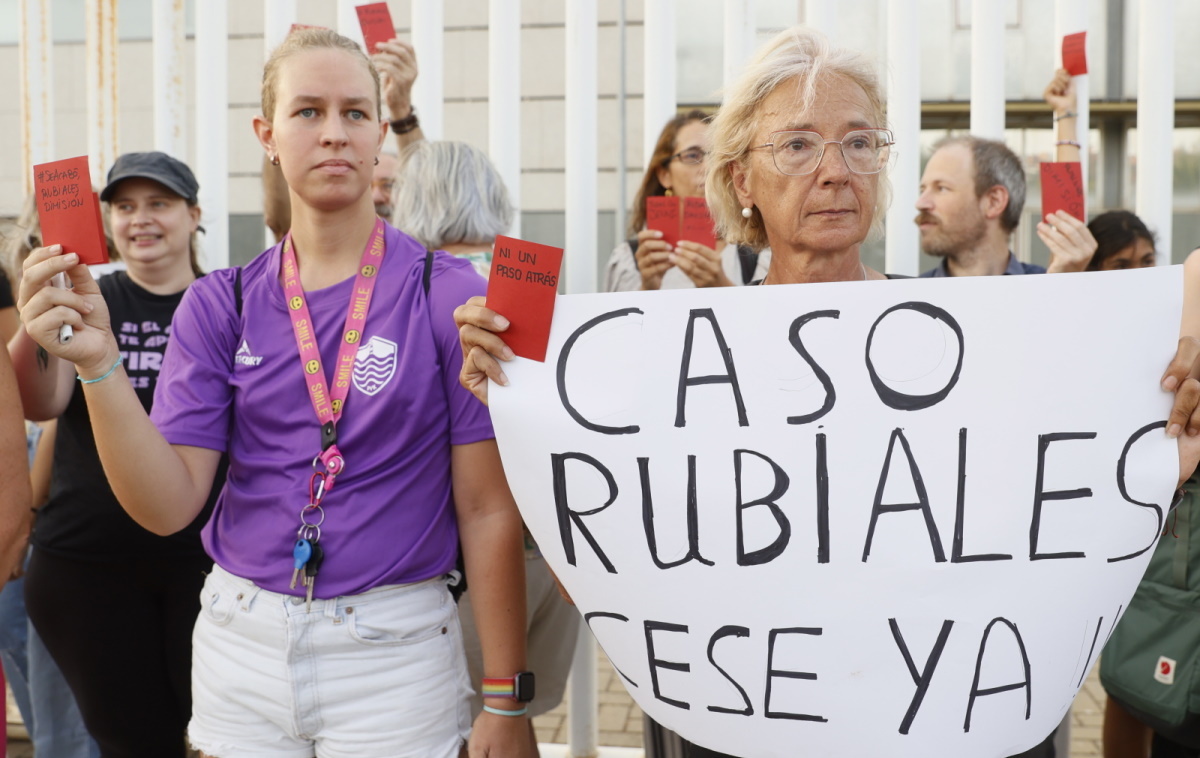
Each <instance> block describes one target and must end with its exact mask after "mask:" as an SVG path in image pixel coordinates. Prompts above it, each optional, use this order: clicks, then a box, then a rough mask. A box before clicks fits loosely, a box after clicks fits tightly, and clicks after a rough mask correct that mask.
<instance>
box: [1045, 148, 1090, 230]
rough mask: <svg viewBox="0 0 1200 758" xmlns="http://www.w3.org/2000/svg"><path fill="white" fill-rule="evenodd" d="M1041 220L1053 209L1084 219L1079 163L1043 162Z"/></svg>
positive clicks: (1081, 172)
mask: <svg viewBox="0 0 1200 758" xmlns="http://www.w3.org/2000/svg"><path fill="white" fill-rule="evenodd" d="M1041 170H1042V220H1045V218H1046V216H1048V215H1050V214H1051V213H1054V212H1055V211H1066V212H1067V213H1069V214H1071V215H1072V216H1074V217H1075V218H1077V219H1079V220H1080V221H1086V220H1087V218H1086V216H1085V211H1084V208H1083V171H1082V170H1081V168H1080V164H1079V163H1077V162H1074V163H1043V164H1042V166H1041Z"/></svg>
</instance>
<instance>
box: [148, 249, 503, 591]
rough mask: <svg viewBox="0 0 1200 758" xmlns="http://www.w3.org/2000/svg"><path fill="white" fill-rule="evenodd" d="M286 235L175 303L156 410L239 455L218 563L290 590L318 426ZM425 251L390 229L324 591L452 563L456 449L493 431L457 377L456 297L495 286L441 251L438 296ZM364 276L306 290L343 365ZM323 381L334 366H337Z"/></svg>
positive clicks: (221, 516) (165, 423) (357, 370)
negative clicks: (286, 262) (283, 274)
mask: <svg viewBox="0 0 1200 758" xmlns="http://www.w3.org/2000/svg"><path fill="white" fill-rule="evenodd" d="M279 263H280V254H279V247H278V246H276V247H273V248H271V249H270V250H267V251H266V252H264V253H263V254H262V255H260V256H258V257H257V258H255V259H254V260H253V261H251V262H250V263H249V264H247V265H246V266H245V267H244V269H243V271H242V293H243V306H242V317H241V319H240V321H239V319H238V316H237V311H236V305H235V300H234V273H235V272H234V270H233V269H227V270H223V271H216V272H213V273H212V274H209V275H208V276H205V277H204V278H202V279H199V280H198V281H196V283H195V284H193V285H192V286H191V287H190V288H189V289H188V291H187V294H186V295H185V296H184V299H183V302H182V303H180V305H179V309H178V311H176V313H175V320H174V322H173V324H172V334H171V342H170V345H169V346H168V348H167V352H166V356H165V357H164V359H163V366H162V373H161V374H160V376H159V380H158V388H157V391H156V394H155V396H154V410H153V412H152V413H151V419H152V420H153V421H154V423H155V424H156V425H157V426H158V428H159V430H161V431H162V433H163V435H164V436H165V437H166V439H167V441H168V442H170V443H172V444H176V445H192V446H195V447H203V448H208V449H211V450H219V451H223V452H228V453H229V479H228V482H227V484H226V485H225V490H224V492H223V493H222V494H221V497H220V499H219V500H218V501H217V504H216V507H215V509H214V510H213V515H212V519H211V520H210V521H209V523H208V525H207V526H206V527H205V528H204V531H203V533H202V536H203V541H204V547H205V549H206V550H207V551H208V554H209V555H211V556H212V558H213V560H215V561H216V562H217V564H218V565H219V566H221V567H222V568H224V569H226V570H227V571H230V572H231V573H233V574H236V575H238V576H241V577H245V578H247V579H250V580H252V581H253V582H254V583H255V584H257V585H259V586H260V587H264V588H266V589H269V590H272V591H275V592H284V593H289V594H302V592H303V588H302V587H300V585H299V584H298V585H297V587H300V589H298V590H289V589H288V583H289V581H290V580H291V575H292V566H293V564H292V546H293V544H294V543H295V540H296V531H297V529H299V527H300V510H301V508H302V507H303V506H304V505H305V504H306V503H307V502H308V485H309V477H310V476H311V474H312V472H313V468H312V461H313V457H314V456H316V455H317V453H318V452H319V451H320V432H319V425H318V423H317V416H316V412H315V411H314V410H313V407H312V402H311V400H310V399H309V395H308V390H307V388H306V383H305V374H304V371H303V367H302V366H301V363H300V357H299V352H298V350H297V348H296V341H295V338H294V336H293V334H292V325H291V321H290V320H289V318H288V314H287V310H286V305H285V302H284V296H283V286H282V284H281V283H280V280H279ZM424 264H425V249H424V248H423V247H421V245H420V244H418V243H417V242H416V241H415V240H413V239H412V238H411V237H409V236H407V235H405V234H402V233H401V232H399V231H397V230H395V229H393V228H391V227H390V226H389V227H388V228H387V234H386V252H385V253H384V260H383V264H382V269H381V272H380V274H379V279H378V282H377V283H376V286H375V293H374V296H373V298H372V300H371V309H370V312H369V314H368V316H367V322H366V327H365V328H364V329H363V334H362V337H361V339H360V340H359V343H358V345H359V347H358V354H357V357H356V360H355V364H354V372H353V382H352V385H353V386H352V387H351V388H350V393H349V395H348V396H347V398H346V404H345V409H344V411H343V413H342V417H341V420H340V422H339V423H338V429H337V431H338V443H337V444H338V447H339V448H340V449H341V451H342V454H343V455H344V457H345V459H346V468H345V471H344V472H343V473H342V475H341V476H339V477H338V478H337V482H336V484H335V486H334V488H333V490H332V491H331V492H329V493H327V494H326V496H325V499H324V501H323V503H322V507H323V508H324V510H325V522H324V523H323V524H322V525H321V546H322V547H323V548H324V549H325V562H324V563H323V564H322V567H321V571H320V574H319V575H318V577H317V580H316V584H315V588H314V592H313V594H314V596H316V597H323V598H328V597H335V596H338V595H352V594H357V593H359V592H363V591H365V590H368V589H371V588H372V587H377V586H380V585H386V584H402V583H409V582H418V581H422V580H425V579H429V578H432V577H435V576H438V575H439V574H443V573H445V572H446V571H449V570H450V569H452V568H453V567H454V562H455V557H456V554H457V549H458V529H457V525H456V522H455V517H454V504H453V500H452V498H451V492H450V483H451V482H450V446H451V445H462V444H469V443H472V442H479V441H481V440H486V439H491V438H492V437H493V436H494V433H493V432H492V425H491V420H490V418H489V417H488V413H487V409H486V408H485V407H484V406H483V404H482V403H480V402H479V401H477V400H476V399H475V398H474V397H472V396H471V394H470V393H469V392H467V391H466V390H464V389H463V388H462V387H461V386H459V384H458V373H459V368H460V367H461V365H462V356H461V353H460V351H459V346H458V332H457V330H456V329H455V326H454V318H453V311H454V308H455V307H456V306H458V305H460V304H462V303H463V302H465V301H466V300H467V298H469V297H471V296H473V295H479V294H483V292H484V290H485V288H486V284H485V282H484V280H483V279H482V278H481V277H480V276H479V275H478V274H476V273H475V272H474V271H473V270H472V268H471V264H470V262H468V261H465V260H459V259H456V258H453V257H452V256H449V255H447V254H446V253H440V252H439V253H437V255H436V257H435V258H434V262H433V269H432V276H431V280H430V286H429V297H428V298H426V296H425V292H424V288H423V286H422V282H421V279H422V274H423V271H424ZM353 286H354V279H353V278H351V279H347V280H346V281H344V282H341V283H339V284H335V285H333V286H332V287H327V288H325V289H321V290H316V291H313V292H307V293H305V296H306V299H307V300H308V307H309V311H310V313H311V315H312V320H313V323H314V325H315V328H316V333H317V342H318V344H319V345H320V349H321V355H322V358H323V361H322V362H323V363H325V364H326V366H327V367H332V365H333V363H334V358H335V356H336V354H337V346H338V343H339V341H340V340H341V337H342V327H343V325H344V321H345V317H346V309H347V307H348V306H349V303H350V293H351V289H352V288H353ZM326 373H327V379H328V380H329V381H332V377H330V376H329V373H330V370H329V368H326Z"/></svg>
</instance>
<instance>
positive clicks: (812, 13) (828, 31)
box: [801, 0, 838, 45]
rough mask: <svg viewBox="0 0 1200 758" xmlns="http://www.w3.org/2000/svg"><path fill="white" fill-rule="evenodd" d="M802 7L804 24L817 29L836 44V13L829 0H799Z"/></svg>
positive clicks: (833, 4) (833, 5)
mask: <svg viewBox="0 0 1200 758" xmlns="http://www.w3.org/2000/svg"><path fill="white" fill-rule="evenodd" d="M801 4H802V5H803V8H804V25H805V26H810V27H812V28H813V29H817V30H819V31H820V32H822V33H823V34H824V35H825V36H826V37H828V38H829V40H830V42H832V43H834V44H835V45H836V44H837V40H838V13H837V8H836V7H835V3H833V2H831V0H801Z"/></svg>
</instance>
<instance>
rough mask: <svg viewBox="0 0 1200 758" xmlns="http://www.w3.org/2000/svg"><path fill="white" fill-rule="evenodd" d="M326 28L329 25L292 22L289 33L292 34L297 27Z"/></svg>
mask: <svg viewBox="0 0 1200 758" xmlns="http://www.w3.org/2000/svg"><path fill="white" fill-rule="evenodd" d="M326 28H328V27H324V26H313V25H312V24H292V27H291V28H290V29H288V34H291V33H292V32H294V31H296V30H297V29H326Z"/></svg>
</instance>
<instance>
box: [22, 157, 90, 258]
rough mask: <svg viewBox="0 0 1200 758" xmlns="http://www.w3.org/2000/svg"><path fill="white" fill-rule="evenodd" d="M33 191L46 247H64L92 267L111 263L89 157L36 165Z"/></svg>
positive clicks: (67, 251) (65, 251) (64, 250)
mask: <svg viewBox="0 0 1200 758" xmlns="http://www.w3.org/2000/svg"><path fill="white" fill-rule="evenodd" d="M33 192H34V197H35V198H36V201H35V202H36V204H37V212H38V221H39V222H40V223H41V225H42V240H43V242H44V243H45V244H47V245H62V249H63V252H64V253H76V254H77V255H78V256H79V260H80V261H81V262H83V263H86V264H88V265H89V266H91V265H95V264H97V263H108V244H107V243H106V242H105V241H104V231H103V230H104V225H103V222H102V221H101V220H100V203H99V199H98V198H96V196H95V193H94V192H92V175H91V171H90V170H89V169H88V159H87V156H86V155H81V156H80V157H78V158H67V159H64V160H61V161H52V162H50V163H42V164H39V165H37V166H34V167H33Z"/></svg>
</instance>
